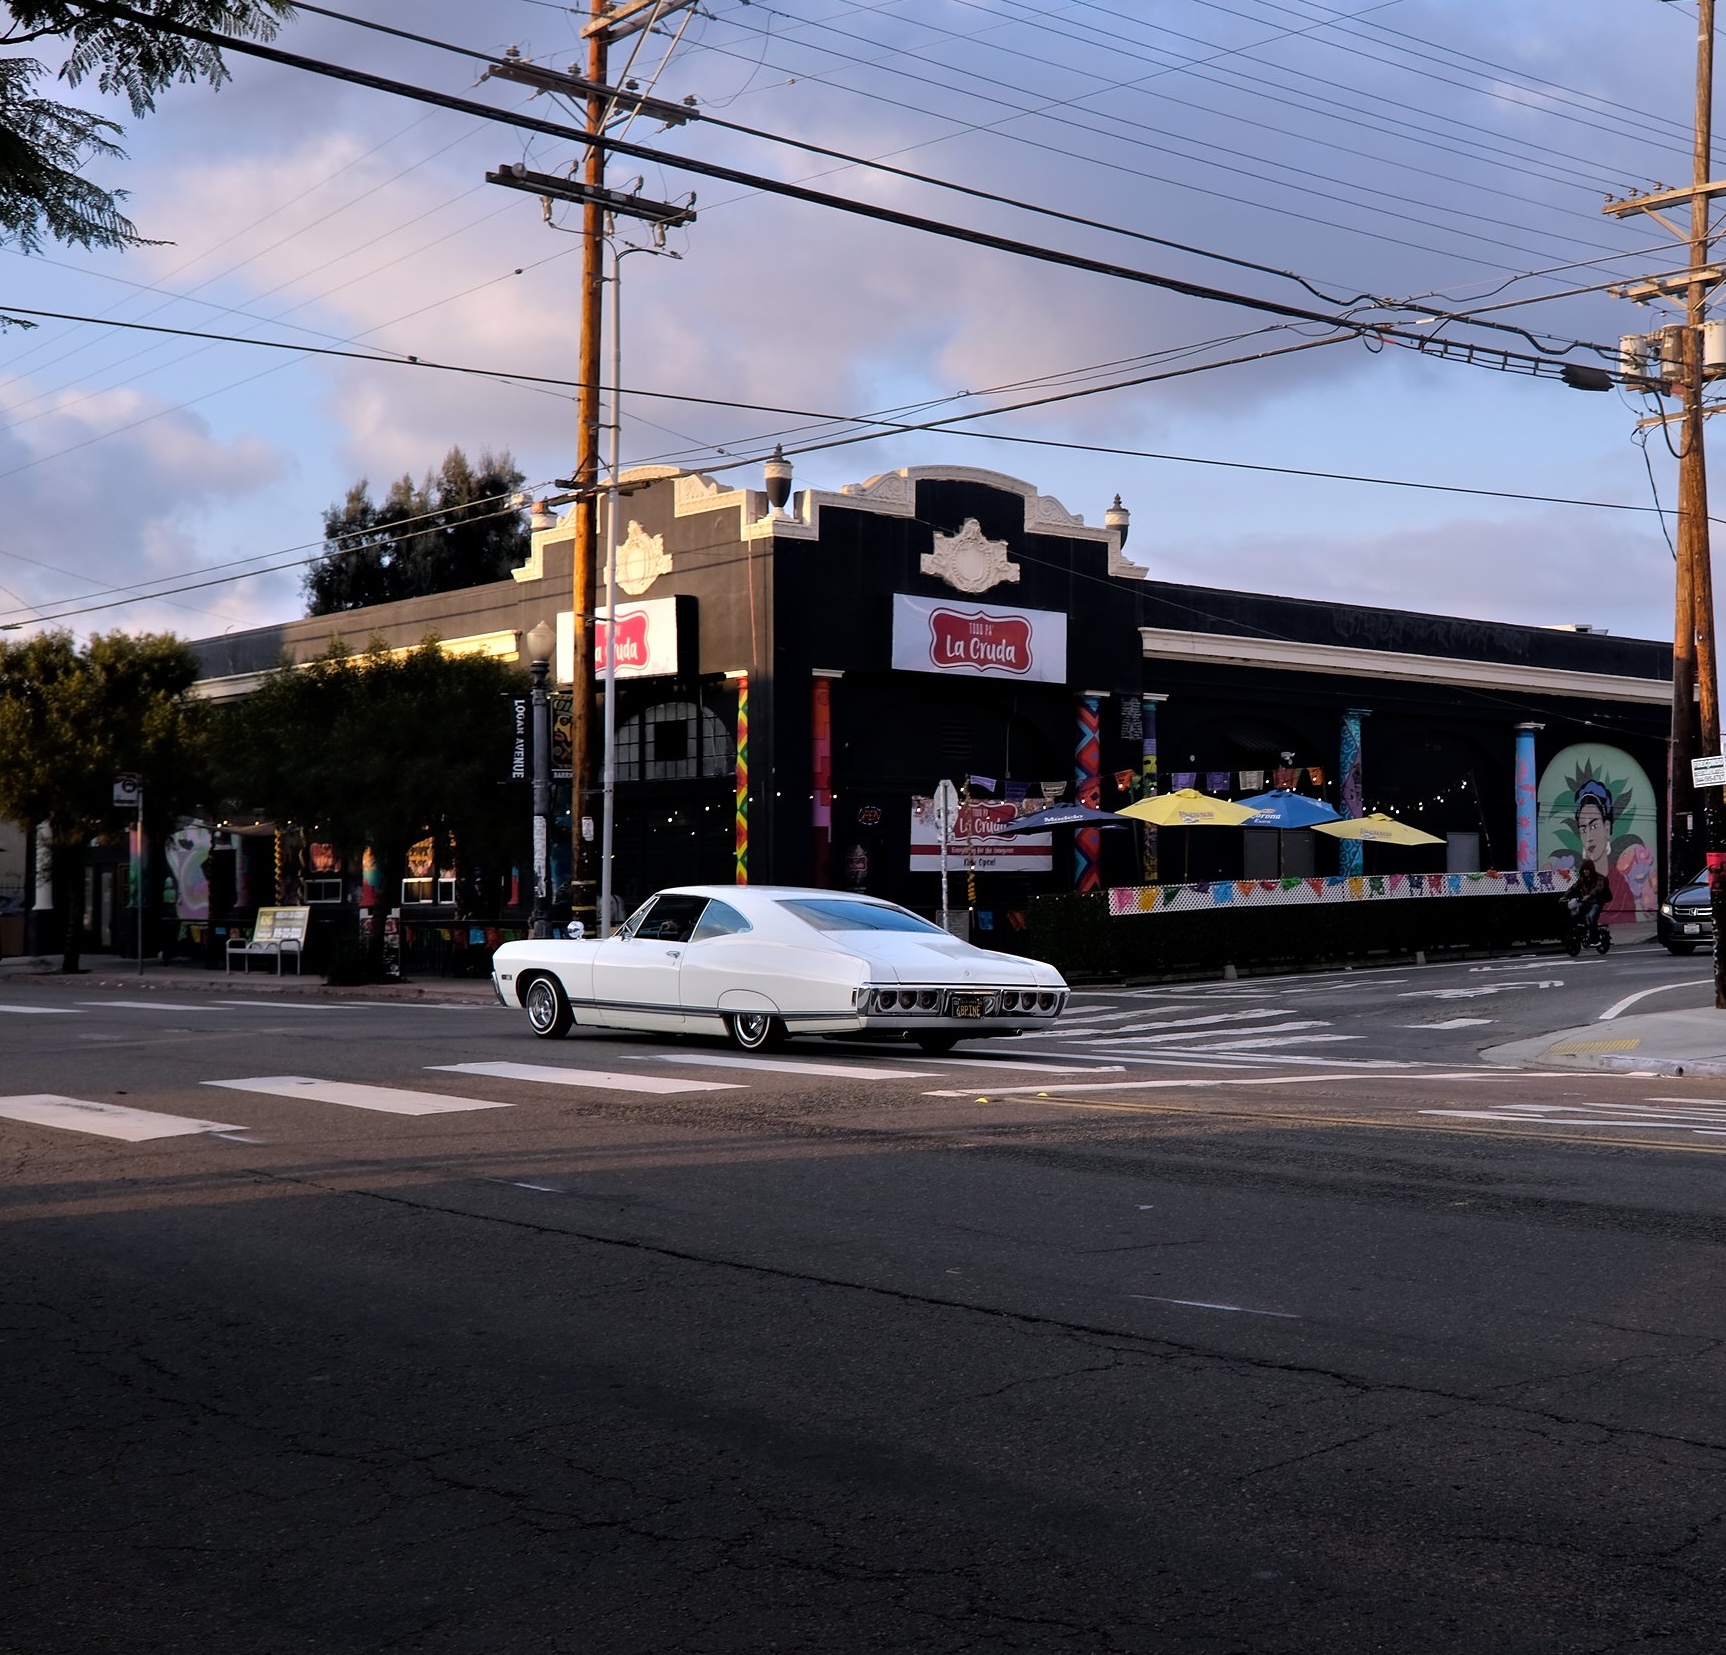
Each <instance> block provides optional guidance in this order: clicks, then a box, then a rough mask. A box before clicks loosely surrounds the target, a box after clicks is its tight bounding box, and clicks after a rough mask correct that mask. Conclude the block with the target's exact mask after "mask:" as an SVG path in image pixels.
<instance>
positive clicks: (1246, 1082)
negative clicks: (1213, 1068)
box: [923, 1060, 1562, 1098]
mask: <svg viewBox="0 0 1726 1655" xmlns="http://www.w3.org/2000/svg"><path fill="white" fill-rule="evenodd" d="M1320 1061H1322V1060H1320ZM1561 1075H1562V1071H1559V1072H1558V1074H1555V1075H1547V1076H1546V1077H1544V1078H1546V1079H1556V1078H1560V1077H1561ZM1379 1078H1380V1077H1379V1074H1378V1073H1376V1072H1373V1071H1370V1070H1368V1069H1366V1068H1365V1066H1364V1065H1362V1066H1358V1067H1355V1068H1352V1069H1349V1070H1347V1071H1342V1072H1338V1073H1335V1074H1305V1075H1237V1076H1232V1077H1230V1078H1229V1079H1227V1080H1222V1079H1218V1080H1189V1079H1187V1078H1185V1077H1184V1076H1182V1077H1179V1078H1175V1079H1169V1080H1093V1081H1062V1082H1060V1083H1059V1084H1057V1085H1053V1086H1037V1085H1034V1084H1033V1085H1029V1086H997V1087H994V1088H992V1090H993V1091H994V1092H995V1093H996V1094H997V1095H999V1096H1003V1097H1004V1096H1007V1095H1009V1094H1012V1095H1015V1096H1016V1095H1020V1094H1023V1093H1026V1092H1031V1093H1039V1094H1045V1095H1046V1094H1048V1093H1051V1092H1149V1091H1166V1090H1168V1089H1169V1088H1171V1087H1181V1086H1185V1087H1191V1088H1198V1087H1211V1086H1310V1085H1313V1084H1315V1083H1316V1082H1318V1081H1321V1080H1377V1079H1379ZM1420 1078H1421V1079H1422V1080H1526V1079H1529V1078H1530V1076H1529V1074H1528V1072H1527V1071H1524V1070H1514V1069H1499V1070H1482V1069H1470V1070H1466V1071H1463V1072H1460V1073H1451V1074H1432V1075H1426V1074H1423V1075H1422V1076H1421V1077H1420ZM1536 1078H1538V1077H1536ZM976 1095H977V1093H976V1088H974V1087H973V1088H972V1089H970V1090H969V1091H963V1092H925V1093H924V1094H923V1096H924V1097H926V1098H970V1097H975V1096H976Z"/></svg>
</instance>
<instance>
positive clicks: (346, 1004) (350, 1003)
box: [212, 997, 449, 1011]
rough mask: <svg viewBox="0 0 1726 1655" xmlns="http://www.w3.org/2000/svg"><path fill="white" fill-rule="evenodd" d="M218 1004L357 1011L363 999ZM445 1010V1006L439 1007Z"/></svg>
mask: <svg viewBox="0 0 1726 1655" xmlns="http://www.w3.org/2000/svg"><path fill="white" fill-rule="evenodd" d="M212 1003H213V1004H215V1005H218V1006H248V1007H250V1008H251V1009H252V1010H253V1011H359V1010H362V1009H364V1002H363V1001H354V1000H314V1001H312V1002H310V1003H309V1004H308V1003H307V1002H306V1001H304V1000H289V999H287V998H285V997H284V998H282V999H279V1000H216V1001H213V1002H212ZM441 1009H443V1010H445V1011H447V1010H448V1009H449V1008H448V1007H447V1006H445V1007H443V1008H441Z"/></svg>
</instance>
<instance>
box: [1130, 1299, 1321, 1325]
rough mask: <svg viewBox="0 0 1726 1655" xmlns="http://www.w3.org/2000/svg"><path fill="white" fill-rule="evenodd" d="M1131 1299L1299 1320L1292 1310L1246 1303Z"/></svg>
mask: <svg viewBox="0 0 1726 1655" xmlns="http://www.w3.org/2000/svg"><path fill="white" fill-rule="evenodd" d="M1127 1297H1128V1298H1129V1299H1144V1300H1147V1301H1148V1302H1149V1303H1151V1304H1178V1305H1184V1306H1185V1307H1186V1308H1187V1309H1188V1310H1226V1311H1228V1312H1229V1313H1230V1314H1231V1315H1234V1316H1275V1317H1276V1318H1277V1320H1278V1321H1280V1322H1298V1321H1299V1320H1300V1317H1298V1316H1297V1315H1295V1313H1294V1312H1293V1311H1292V1310H1249V1309H1248V1308H1247V1307H1246V1306H1245V1305H1244V1304H1210V1303H1208V1302H1207V1301H1205V1300H1204V1299H1165V1298H1162V1297H1161V1296H1160V1295H1158V1294H1156V1293H1129V1294H1128V1295H1127Z"/></svg>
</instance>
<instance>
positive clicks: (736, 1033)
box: [731, 1011, 781, 1052]
mask: <svg viewBox="0 0 1726 1655" xmlns="http://www.w3.org/2000/svg"><path fill="white" fill-rule="evenodd" d="M780 1039H781V1033H780V1028H779V1019H778V1018H777V1017H774V1016H773V1015H772V1014H771V1013H770V1012H765V1011H739V1012H734V1013H732V1017H731V1040H732V1044H733V1045H735V1046H738V1047H740V1048H741V1049H742V1050H743V1051H746V1052H759V1051H762V1050H764V1049H765V1048H766V1047H768V1046H777V1045H778V1044H779V1041H780Z"/></svg>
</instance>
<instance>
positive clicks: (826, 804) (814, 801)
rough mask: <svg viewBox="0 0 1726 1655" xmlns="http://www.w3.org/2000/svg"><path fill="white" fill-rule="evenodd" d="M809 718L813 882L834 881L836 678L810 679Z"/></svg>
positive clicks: (821, 676) (823, 883)
mask: <svg viewBox="0 0 1726 1655" xmlns="http://www.w3.org/2000/svg"><path fill="white" fill-rule="evenodd" d="M809 711H810V720H809V778H810V804H809V817H810V826H811V828H812V829H813V833H814V844H813V847H812V854H811V857H810V868H811V872H812V875H813V877H812V878H811V879H810V881H809V882H810V884H812V885H830V884H831V883H832V864H833V681H832V679H831V678H829V677H828V676H827V675H826V674H824V673H817V674H816V675H815V677H814V679H813V680H812V681H811V692H810V708H809Z"/></svg>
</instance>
